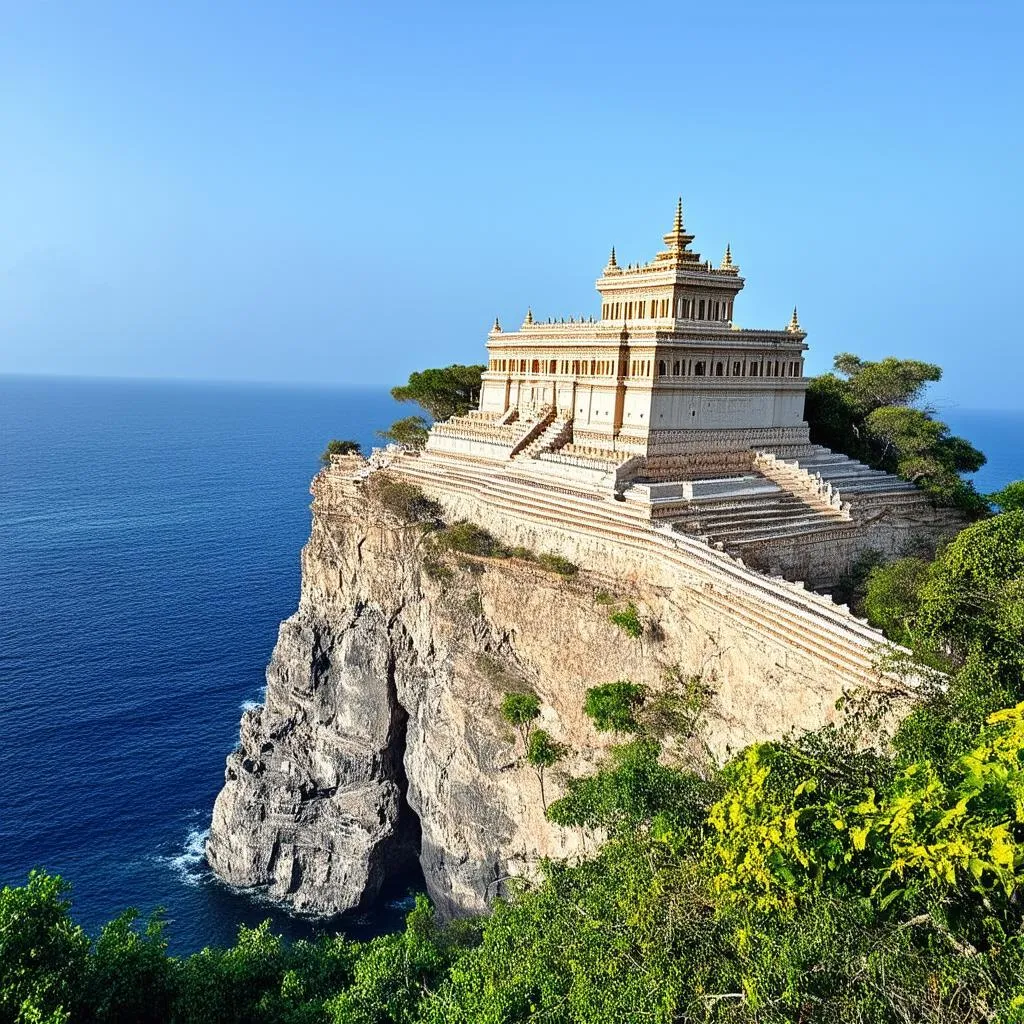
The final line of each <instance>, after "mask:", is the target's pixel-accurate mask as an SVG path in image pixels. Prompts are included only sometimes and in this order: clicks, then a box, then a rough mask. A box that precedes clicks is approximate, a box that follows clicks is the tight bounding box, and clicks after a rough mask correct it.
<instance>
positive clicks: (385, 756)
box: [207, 468, 850, 914]
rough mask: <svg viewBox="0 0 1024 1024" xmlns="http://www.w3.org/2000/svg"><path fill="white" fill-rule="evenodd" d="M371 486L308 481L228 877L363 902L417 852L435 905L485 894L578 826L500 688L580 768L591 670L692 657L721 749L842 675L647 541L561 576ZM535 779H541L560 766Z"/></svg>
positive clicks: (237, 802)
mask: <svg viewBox="0 0 1024 1024" xmlns="http://www.w3.org/2000/svg"><path fill="white" fill-rule="evenodd" d="M368 490H369V488H367V486H366V485H365V483H362V482H360V481H359V480H358V479H355V478H354V477H352V476H351V475H350V474H349V475H346V474H344V473H342V472H339V471H338V470H337V468H335V469H333V470H330V471H324V472H322V473H321V474H319V475H318V477H317V478H316V480H315V481H314V485H313V494H314V502H313V521H312V530H311V535H310V539H309V542H308V544H307V545H306V547H305V549H304V551H303V555H302V591H301V598H300V601H299V608H298V610H297V612H296V613H295V614H294V615H293V616H292V617H291V618H289V619H287V620H286V621H285V622H284V623H282V625H281V629H280V634H279V637H278V642H277V645H276V647H275V649H274V653H273V657H272V659H271V662H270V665H269V667H268V670H267V695H266V703H265V704H264V706H262V707H259V708H256V709H254V710H251V711H247V712H246V713H245V715H244V716H243V719H242V725H241V742H240V745H239V747H238V748H237V749H236V750H235V751H234V752H233V753H232V754H231V755H230V756H229V758H228V763H227V771H226V778H225V784H224V788H223V790H222V791H221V793H220V795H219V797H218V798H217V802H216V806H215V809H214V815H213V823H212V827H211V832H210V838H209V842H208V847H207V857H208V860H209V863H210V864H211V866H212V867H213V869H214V870H215V871H216V872H217V874H218V875H220V876H221V877H222V878H223V879H225V880H226V881H228V882H229V883H231V884H234V885H238V886H258V887H262V888H264V889H265V891H266V892H267V893H268V894H269V895H270V896H271V897H272V898H275V899H277V900H280V901H282V902H283V903H285V904H287V905H289V906H290V907H291V908H292V909H294V910H297V911H302V912H308V913H315V914H331V913H336V912H339V911H344V910H348V909H351V908H354V907H358V906H360V905H365V904H366V903H367V902H369V901H371V900H372V899H373V898H374V897H375V896H376V894H377V893H378V891H379V888H380V886H381V884H382V882H383V880H384V879H385V878H386V877H388V876H390V875H394V874H396V873H400V872H401V871H403V870H404V869H405V868H406V867H408V866H409V864H410V863H412V862H413V861H414V860H415V858H417V857H418V858H419V862H420V865H421V866H422V870H423V874H424V876H425V878H426V883H427V886H428V889H429V891H430V894H431V896H432V898H433V899H434V900H435V901H436V903H437V904H438V906H439V907H440V908H441V909H442V911H443V912H445V913H448V914H455V913H467V912H474V911H480V910H482V909H483V908H484V907H486V905H487V903H488V901H489V900H490V899H491V898H492V897H493V896H494V895H495V894H497V893H499V892H501V891H502V888H503V886H504V883H505V881H506V880H507V879H508V877H509V876H514V875H522V874H529V873H530V872H531V871H532V870H533V869H534V866H535V865H536V863H537V861H538V859H539V858H541V857H544V856H559V857H561V856H572V855H573V854H575V853H578V852H580V843H581V842H583V840H582V839H581V837H580V836H579V835H578V834H577V833H576V832H574V831H571V830H563V829H560V828H558V827H557V826H553V825H551V824H549V823H548V822H547V821H546V819H545V817H544V811H543V807H542V803H541V794H540V789H539V784H538V778H537V777H536V775H535V774H534V773H533V770H532V769H531V768H530V767H529V766H528V765H527V764H525V762H524V760H523V757H522V750H521V745H519V744H518V741H517V740H516V738H515V736H514V735H513V734H512V733H511V731H510V730H509V728H508V727H507V725H506V724H505V723H504V722H503V720H502V719H501V716H500V714H499V710H498V709H499V705H500V702H501V698H502V695H503V694H504V693H505V692H507V691H508V690H510V689H515V688H522V687H530V688H532V689H533V690H534V691H535V692H536V693H537V694H538V695H539V697H540V698H541V701H542V717H541V725H542V726H543V728H545V729H547V730H548V731H549V732H550V733H551V734H552V735H553V737H554V738H555V739H556V740H557V741H559V742H561V743H563V744H565V745H566V747H567V748H568V750H569V751H570V753H569V755H568V757H567V758H566V760H565V761H564V762H563V763H562V764H561V765H560V766H559V770H560V771H561V772H564V773H565V774H566V775H577V774H584V773H589V772H592V771H593V770H594V768H595V766H596V765H597V763H598V762H599V761H600V760H601V758H602V756H603V754H604V752H605V751H606V748H607V746H608V745H609V743H610V742H612V740H611V739H609V737H607V736H604V735H601V734H598V733H596V732H595V731H594V729H593V728H592V726H591V724H590V722H589V720H588V719H587V718H586V717H585V716H584V715H583V713H582V703H583V699H584V696H585V693H586V690H587V688H588V687H591V686H594V685H597V684H600V683H605V682H610V681H613V680H617V679H630V680H632V681H634V682H637V683H644V684H646V685H647V686H649V687H651V688H652V689H654V690H658V689H659V688H661V687H663V686H665V685H666V679H668V678H672V677H676V678H679V677H687V676H691V675H696V674H699V675H700V676H701V677H702V679H703V680H704V682H705V684H706V686H707V688H708V689H709V690H711V691H713V692H714V699H713V703H712V704H711V706H710V708H709V710H708V719H707V727H706V733H705V735H704V737H703V742H706V743H707V744H708V745H709V747H710V748H711V750H712V751H713V752H714V753H716V754H718V755H722V754H724V753H725V752H726V751H727V749H728V748H729V747H733V748H738V747H740V746H742V745H744V744H746V743H748V742H750V741H751V740H755V739H759V738H763V737H766V736H771V735H778V734H780V733H782V732H784V731H786V730H788V729H790V728H802V727H805V726H817V725H820V724H821V723H822V722H824V721H825V720H827V719H829V718H830V717H832V716H833V715H834V713H835V712H834V706H835V701H836V699H837V697H839V696H840V695H841V694H842V693H843V692H844V691H845V690H847V689H849V688H850V677H849V676H847V675H845V674H844V672H843V671H842V668H841V666H840V667H838V668H837V667H836V665H835V664H834V661H833V662H828V661H823V660H822V658H821V657H819V656H818V654H817V653H816V651H815V650H814V649H812V645H808V644H801V643H791V642H788V641H787V637H786V635H785V633H786V630H785V629H783V628H781V626H780V625H779V623H780V622H782V621H783V620H782V619H778V618H772V619H771V621H772V622H775V623H776V626H778V628H774V629H773V628H769V626H768V625H765V626H764V627H763V628H762V627H759V626H758V622H757V621H755V618H756V617H755V616H754V614H753V613H752V612H751V611H750V609H749V608H745V607H739V606H737V607H736V608H735V609H734V610H732V611H728V612H723V607H724V606H723V604H722V595H721V594H718V595H717V596H715V595H712V593H711V590H710V589H709V588H708V586H707V585H706V584H705V585H703V586H701V585H697V584H695V583H690V584H687V583H685V582H683V579H684V577H683V576H680V574H679V573H678V572H677V571H676V570H674V569H673V570H672V571H671V572H669V571H667V570H666V572H665V573H663V574H659V573H656V572H652V571H651V570H650V567H649V564H647V563H645V562H644V560H643V559H629V558H626V559H624V560H623V561H622V562H621V563H616V562H615V561H614V560H612V559H610V558H609V559H597V558H595V559H593V560H592V561H591V563H590V564H584V565H583V566H581V571H580V572H579V573H578V574H576V575H575V576H571V577H563V576H560V575H559V574H557V573H554V572H548V571H545V570H543V569H541V568H540V567H538V566H537V565H536V564H531V563H529V562H526V561H521V560H515V559H478V558H469V557H466V556H459V555H451V554H449V555H446V556H444V558H443V560H442V564H443V568H442V569H440V570H439V569H438V567H437V566H438V563H437V555H436V553H432V552H431V548H430V541H429V538H427V537H425V535H424V532H423V530H422V528H421V527H419V526H415V525H409V524H407V523H405V522H403V521H402V520H401V519H399V518H397V517H396V516H395V515H393V514H392V513H390V512H388V511H387V510H386V509H385V508H383V507H382V506H381V505H380V504H379V503H378V502H377V501H376V500H375V499H374V498H373V497H372V496H371V495H370V494H369V493H368ZM437 496H438V497H439V498H442V499H443V498H444V495H443V494H442V493H439V494H438V495H437ZM458 500H459V502H462V504H460V505H459V507H458V510H457V511H458V513H459V514H460V515H463V516H465V515H466V513H467V508H466V506H465V504H464V502H465V500H466V498H465V495H464V494H463V495H462V496H461V497H460V498H459V499H458ZM453 501H455V499H454V498H453ZM456 504H457V502H456ZM469 511H472V509H469ZM495 522H499V523H500V519H499V520H495ZM488 526H489V527H490V528H491V529H492V530H494V529H495V523H494V522H489V523H488ZM553 529H554V528H553ZM566 536H569V533H567V534H566ZM512 539H513V540H514V538H512ZM631 564H632V565H634V566H635V569H634V570H630V569H629V566H630V565H631ZM773 600H774V598H773ZM609 601H611V602H623V601H632V602H633V603H634V604H635V605H636V607H637V608H638V610H639V614H640V616H641V618H642V620H643V621H644V623H645V626H646V628H645V630H644V634H643V636H641V637H640V638H638V639H632V638H630V637H629V636H627V635H626V634H625V633H624V632H623V631H622V630H621V629H620V628H619V627H618V626H616V625H614V624H613V623H612V622H611V621H610V620H609V607H610V606H609ZM784 611H785V609H783V612H784ZM783 612H776V611H771V610H769V612H768V613H766V614H767V615H769V616H781V615H782V614H783ZM763 621H764V622H765V623H768V622H769V619H768V618H765V619H764V620H763ZM546 782H547V788H548V792H547V796H548V799H551V798H552V796H555V795H557V794H558V792H559V789H560V782H559V775H558V772H556V773H555V774H554V776H553V777H552V778H551V779H550V780H546Z"/></svg>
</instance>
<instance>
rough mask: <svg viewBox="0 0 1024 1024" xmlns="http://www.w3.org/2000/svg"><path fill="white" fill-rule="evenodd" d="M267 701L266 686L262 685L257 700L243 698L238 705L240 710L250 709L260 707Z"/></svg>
mask: <svg viewBox="0 0 1024 1024" xmlns="http://www.w3.org/2000/svg"><path fill="white" fill-rule="evenodd" d="M266 702H267V688H266V687H265V686H264V687H263V688H262V689H261V690H260V699H259V700H243V701H242V703H241V704H240V705H239V707H240V708H241V710H242V711H252V710H253V708H258V707H262V706H263V705H264V704H265V703H266Z"/></svg>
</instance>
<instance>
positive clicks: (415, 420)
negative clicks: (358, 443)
mask: <svg viewBox="0 0 1024 1024" xmlns="http://www.w3.org/2000/svg"><path fill="white" fill-rule="evenodd" d="M429 432H430V424H429V423H428V422H427V421H426V420H425V419H424V418H423V417H422V416H406V417H404V418H403V419H400V420H395V422H394V423H392V424H391V426H390V427H388V429H387V430H378V431H377V436H378V437H379V438H381V439H382V440H384V441H390V442H391V443H392V444H400V445H404V446H405V447H406V448H413V449H420V448H422V447H423V446H424V445H425V444H426V443H427V434H428V433H429Z"/></svg>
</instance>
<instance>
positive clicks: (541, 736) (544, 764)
mask: <svg viewBox="0 0 1024 1024" xmlns="http://www.w3.org/2000/svg"><path fill="white" fill-rule="evenodd" d="M565 754H566V748H565V747H564V746H563V745H562V744H561V743H556V742H555V741H554V740H553V739H552V738H551V736H550V735H549V734H548V733H546V732H545V731H544V730H543V729H535V730H534V731H533V732H532V733H530V742H529V743H528V744H527V747H526V760H527V761H528V762H529V763H530V764H531V765H533V767H534V768H553V767H554V766H555V765H556V764H558V762H559V761H561V760H562V758H563V757H565Z"/></svg>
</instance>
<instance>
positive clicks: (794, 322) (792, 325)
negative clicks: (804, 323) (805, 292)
mask: <svg viewBox="0 0 1024 1024" xmlns="http://www.w3.org/2000/svg"><path fill="white" fill-rule="evenodd" d="M800 329H801V328H800V321H799V320H798V319H797V316H796V306H794V307H793V315H792V316H791V317H790V320H789V323H788V324H787V325H786V330H787V331H790V332H791V333H793V334H795V333H796V332H797V331H799V330H800Z"/></svg>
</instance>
